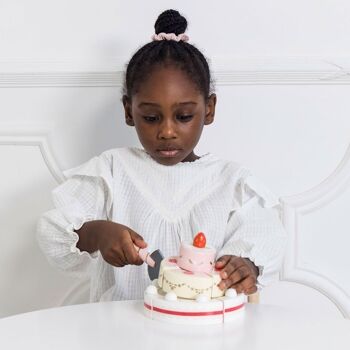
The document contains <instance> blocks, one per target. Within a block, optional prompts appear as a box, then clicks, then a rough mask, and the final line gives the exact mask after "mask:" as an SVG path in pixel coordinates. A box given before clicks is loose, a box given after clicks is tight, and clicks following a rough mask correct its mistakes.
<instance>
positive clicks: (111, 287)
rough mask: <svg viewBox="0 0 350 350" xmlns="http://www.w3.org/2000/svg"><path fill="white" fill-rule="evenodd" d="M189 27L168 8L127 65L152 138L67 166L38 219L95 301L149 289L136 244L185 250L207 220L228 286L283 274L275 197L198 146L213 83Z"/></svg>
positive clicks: (49, 243)
mask: <svg viewBox="0 0 350 350" xmlns="http://www.w3.org/2000/svg"><path fill="white" fill-rule="evenodd" d="M186 27H187V22H186V19H185V18H184V17H182V16H181V15H180V14H179V13H178V12H177V11H174V10H167V11H165V12H163V13H162V14H161V15H160V16H159V17H158V19H157V21H156V23H155V34H154V35H153V37H152V39H153V40H152V42H150V43H148V44H146V45H144V46H143V47H141V48H140V49H139V50H138V51H137V52H136V53H135V54H134V55H133V57H132V58H131V60H130V62H129V64H128V66H127V69H126V76H125V85H124V96H123V105H124V109H125V121H126V123H127V125H130V126H133V127H135V129H136V132H137V135H138V137H139V139H140V142H141V144H142V146H143V149H139V148H123V149H112V150H108V151H105V152H104V153H102V154H101V155H100V156H99V157H94V158H93V159H91V160H90V161H88V162H87V163H85V164H83V165H81V166H79V167H77V168H74V169H71V170H68V171H66V172H65V175H66V176H67V178H68V179H67V181H66V182H65V183H63V184H62V185H60V186H59V187H57V188H56V189H55V190H54V191H53V201H54V204H55V207H56V209H54V210H51V211H49V212H47V213H45V214H44V215H43V216H42V217H41V218H40V220H39V225H38V234H39V235H38V237H39V242H40V245H41V247H42V249H43V251H44V252H45V253H46V255H47V257H48V259H49V261H51V262H52V263H53V264H55V265H56V266H57V267H59V268H61V269H63V270H66V271H70V272H74V273H77V274H79V275H82V274H88V275H89V276H90V277H91V288H90V293H91V295H90V300H91V301H99V300H122V299H140V298H142V296H143V292H144V289H145V288H146V286H147V285H148V284H149V283H150V281H149V277H148V275H147V269H146V265H145V264H143V265H142V261H141V259H140V258H139V257H138V254H137V251H136V249H135V246H134V245H136V246H138V247H140V248H146V247H147V248H148V250H149V251H153V250H155V249H160V250H161V251H162V252H163V254H164V255H165V256H171V255H177V253H178V250H179V246H180V242H181V241H187V242H192V240H193V236H194V235H195V234H196V233H197V232H198V231H203V232H204V233H205V235H206V238H207V242H208V244H209V245H210V246H212V247H214V248H216V250H217V252H218V254H217V262H216V265H215V267H216V268H217V269H219V270H221V272H220V274H221V278H222V280H221V282H220V285H219V287H220V288H222V289H226V288H229V287H232V288H235V289H236V290H237V292H244V293H246V294H251V293H254V292H255V291H256V289H257V287H258V286H263V285H266V284H268V283H269V282H270V281H272V280H273V279H275V278H276V277H277V274H278V270H279V266H280V262H281V258H282V252H283V246H284V242H285V231H284V228H283V225H282V224H281V222H280V220H279V215H278V214H279V212H278V208H279V207H278V206H279V202H278V200H277V198H276V197H275V196H274V195H273V194H272V193H271V192H270V191H269V190H267V189H266V188H265V187H264V186H263V185H262V184H261V183H260V182H259V180H258V179H257V178H256V177H255V176H254V175H252V174H251V173H250V171H249V170H248V169H246V168H245V167H243V166H241V165H240V164H237V163H235V162H230V161H224V160H220V159H218V158H216V157H215V156H214V155H212V154H205V155H202V156H198V155H197V154H196V153H195V151H194V149H195V147H196V145H197V143H198V141H199V139H200V137H201V133H202V129H203V127H204V126H205V125H208V124H211V123H212V122H213V120H214V115H215V105H216V95H215V94H214V93H212V91H211V86H210V84H211V77H210V71H209V67H208V63H207V61H206V59H205V57H204V56H203V54H202V53H201V52H200V51H199V50H198V49H197V48H196V47H195V46H193V45H192V44H190V43H188V37H187V35H186V34H184V32H185V30H186ZM138 265H142V266H138Z"/></svg>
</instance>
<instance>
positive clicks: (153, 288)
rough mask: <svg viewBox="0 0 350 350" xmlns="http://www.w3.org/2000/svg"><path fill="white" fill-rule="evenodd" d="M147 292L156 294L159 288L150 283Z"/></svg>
mask: <svg viewBox="0 0 350 350" xmlns="http://www.w3.org/2000/svg"><path fill="white" fill-rule="evenodd" d="M146 294H149V295H156V294H158V289H157V287H156V286H154V285H152V284H151V285H149V286H148V287H147V288H146Z"/></svg>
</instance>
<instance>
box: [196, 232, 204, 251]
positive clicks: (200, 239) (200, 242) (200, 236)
mask: <svg viewBox="0 0 350 350" xmlns="http://www.w3.org/2000/svg"><path fill="white" fill-rule="evenodd" d="M206 243H207V240H206V238H205V235H204V233H203V232H198V233H197V234H196V235H195V237H194V239H193V245H194V246H195V247H197V248H205V245H206Z"/></svg>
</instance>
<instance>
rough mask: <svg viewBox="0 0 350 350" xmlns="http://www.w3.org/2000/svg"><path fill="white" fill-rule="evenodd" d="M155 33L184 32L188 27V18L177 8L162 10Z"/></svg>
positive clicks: (177, 33)
mask: <svg viewBox="0 0 350 350" xmlns="http://www.w3.org/2000/svg"><path fill="white" fill-rule="evenodd" d="M154 29H155V33H156V34H159V33H167V34H168V33H174V34H176V35H179V34H182V33H184V32H185V31H186V29H187V20H186V18H185V17H183V16H181V15H180V13H179V12H178V11H176V10H166V11H164V12H162V13H161V14H160V15H159V16H158V18H157V20H156V23H155V24H154Z"/></svg>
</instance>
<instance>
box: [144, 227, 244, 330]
mask: <svg viewBox="0 0 350 350" xmlns="http://www.w3.org/2000/svg"><path fill="white" fill-rule="evenodd" d="M215 255H216V252H215V249H213V248H210V247H206V239H205V236H204V234H203V233H201V232H200V233H198V234H197V235H196V237H195V238H194V241H193V244H188V243H182V244H181V246H180V252H179V256H174V257H170V258H167V259H164V260H162V262H161V264H160V270H159V277H158V279H156V280H154V281H153V284H151V285H149V286H148V287H147V288H146V290H145V293H144V309H145V312H146V315H147V316H148V317H150V318H152V319H156V320H162V321H166V322H171V323H183V324H214V323H222V322H229V321H232V320H234V319H237V318H238V317H240V315H241V314H242V313H243V312H244V304H245V302H246V297H245V295H244V294H239V295H237V293H236V291H235V290H234V289H227V290H226V291H223V290H221V289H220V288H219V287H218V284H219V283H220V281H221V278H220V274H219V272H218V271H215V269H214V264H215Z"/></svg>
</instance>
